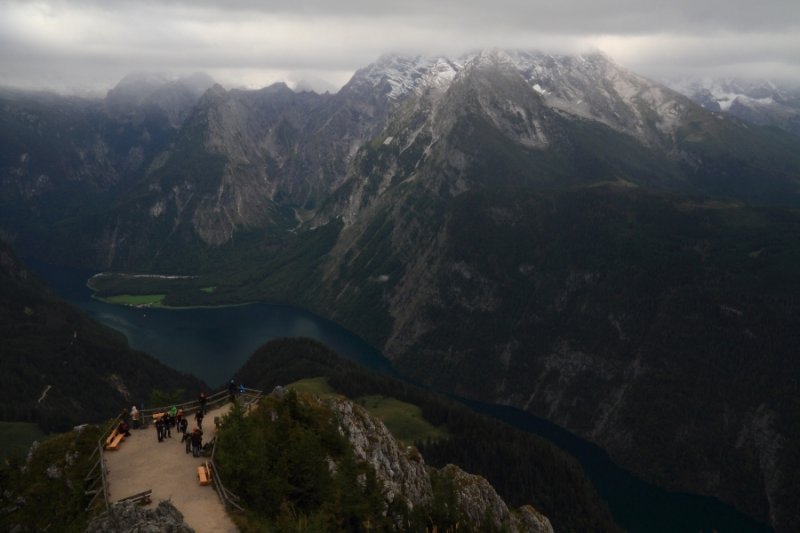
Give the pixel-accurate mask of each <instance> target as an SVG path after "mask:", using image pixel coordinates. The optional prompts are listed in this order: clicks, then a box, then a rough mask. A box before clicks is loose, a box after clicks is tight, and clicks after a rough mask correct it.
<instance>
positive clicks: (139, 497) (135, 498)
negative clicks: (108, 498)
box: [116, 489, 153, 505]
mask: <svg viewBox="0 0 800 533" xmlns="http://www.w3.org/2000/svg"><path fill="white" fill-rule="evenodd" d="M152 494H153V489H150V490H146V491H144V492H139V493H137V494H134V495H132V496H128V497H127V498H122V499H121V500H118V501H117V502H116V503H122V502H133V503H138V504H139V505H147V504H149V503H150V497H151V496H152Z"/></svg>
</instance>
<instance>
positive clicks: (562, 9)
mask: <svg viewBox="0 0 800 533" xmlns="http://www.w3.org/2000/svg"><path fill="white" fill-rule="evenodd" d="M484 47H501V48H537V49H543V50H551V51H565V52H580V51H586V50H590V49H600V50H602V51H604V52H606V53H608V54H609V55H610V56H611V57H612V58H614V60H615V61H616V62H617V63H619V64H621V65H623V66H625V67H628V68H630V69H632V70H635V71H637V72H640V73H643V74H645V75H648V76H652V77H677V76H683V75H746V74H750V75H752V76H759V77H769V78H792V79H800V0H760V1H758V0H658V1H651V0H552V1H547V2H543V1H540V0H481V1H478V0H402V1H393V2H384V1H381V0H308V1H304V0H274V1H269V0H267V1H257V0H231V1H227V2H221V1H210V0H160V1H155V0H153V1H136V0H127V1H118V0H75V1H66V0H62V1H42V2H37V1H17V0H0V84H1V85H15V86H26V87H48V88H53V89H57V90H61V91H65V90H67V91H69V90H73V91H85V90H87V89H91V90H105V89H107V88H109V87H111V86H113V85H114V84H115V83H116V82H117V81H118V80H119V79H120V78H121V77H122V76H124V75H125V74H127V73H130V72H135V71H159V72H169V73H173V74H181V73H186V72H196V71H204V72H207V73H209V74H211V75H212V76H213V77H214V78H215V79H217V80H218V81H220V82H222V83H223V84H224V85H226V86H228V87H233V86H248V87H261V86H264V85H267V84H269V83H272V82H274V81H278V80H285V81H288V82H290V83H291V82H295V81H298V80H300V79H320V80H327V81H328V82H330V83H331V84H333V85H336V86H340V85H342V84H343V83H344V82H346V81H347V79H348V78H349V77H350V76H351V75H352V73H353V72H354V71H355V70H356V69H357V68H360V67H363V66H365V65H367V64H369V63H370V62H372V61H374V60H375V59H376V58H377V57H378V56H379V55H380V54H382V53H386V52H400V53H404V52H409V53H429V54H434V53H435V54H439V53H444V54H460V53H462V52H466V51H470V50H475V49H478V48H484Z"/></svg>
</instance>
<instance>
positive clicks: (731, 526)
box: [28, 261, 772, 533]
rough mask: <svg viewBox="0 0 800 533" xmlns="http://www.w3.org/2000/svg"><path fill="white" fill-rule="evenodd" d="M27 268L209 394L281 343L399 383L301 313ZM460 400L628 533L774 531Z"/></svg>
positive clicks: (374, 358)
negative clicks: (200, 300)
mask: <svg viewBox="0 0 800 533" xmlns="http://www.w3.org/2000/svg"><path fill="white" fill-rule="evenodd" d="M28 264H29V265H30V266H31V269H32V270H34V271H35V272H36V273H37V274H39V275H40V276H41V277H43V278H45V279H46V280H47V281H48V282H49V283H50V285H51V287H53V288H54V290H55V291H56V292H57V293H58V294H59V295H60V296H61V297H62V298H64V299H66V300H68V301H69V302H71V303H72V304H74V305H76V306H78V307H80V308H81V309H83V310H84V311H86V312H87V313H88V314H89V315H90V316H92V317H93V318H94V319H96V320H98V321H99V322H102V323H103V324H106V325H108V326H110V327H113V328H115V329H117V330H119V331H120V332H122V333H124V334H125V335H126V336H127V337H128V341H129V343H130V345H131V346H132V347H134V348H136V349H139V350H142V351H145V352H147V353H149V354H151V355H153V356H154V357H156V358H157V359H159V360H160V361H162V362H164V363H165V364H167V365H169V366H172V367H173V368H176V369H178V370H182V371H185V372H190V373H192V374H194V375H196V376H197V377H199V378H201V379H202V380H204V381H206V382H207V383H209V384H210V385H212V386H216V385H221V384H222V383H225V382H226V381H227V380H228V379H229V378H230V376H232V375H233V374H234V372H236V371H237V370H238V369H239V368H240V367H241V366H242V365H243V364H244V362H245V361H246V360H247V358H248V357H249V356H250V355H251V354H252V353H253V352H254V351H255V350H256V348H258V347H259V346H261V345H262V344H263V343H265V342H267V341H268V340H271V339H275V338H280V337H310V338H313V339H316V340H318V341H320V342H323V343H325V344H327V345H328V346H329V347H331V348H332V349H333V350H334V351H336V352H338V353H339V354H340V355H341V356H343V357H346V358H348V359H350V360H353V361H355V362H357V363H360V364H362V365H364V366H366V367H368V368H370V369H372V370H374V371H377V372H381V373H384V374H391V375H395V376H396V374H395V373H394V371H393V369H392V366H391V364H390V363H389V362H388V361H387V360H386V359H385V358H384V357H383V356H382V354H381V353H380V351H378V350H376V349H375V348H373V347H371V346H369V345H368V344H367V343H366V342H364V341H363V340H362V339H361V338H359V337H358V336H357V335H355V334H353V333H352V332H350V331H348V330H346V329H344V328H342V327H341V326H339V325H337V324H335V323H333V322H331V321H329V320H326V319H324V318H321V317H318V316H316V315H314V314H312V313H309V312H307V311H304V310H301V309H296V308H292V307H287V306H280V305H269V304H251V305H243V306H236V307H216V308H207V309H180V310H173V309H158V308H131V307H121V306H116V305H111V304H107V303H104V302H101V301H98V300H95V299H93V298H92V297H91V292H90V291H89V289H88V288H87V287H86V280H87V279H88V278H89V277H90V276H91V275H92V274H94V273H93V272H87V271H81V270H76V269H69V268H63V267H53V266H50V265H46V264H43V263H39V262H35V261H29V262H28ZM396 377H397V376H396ZM245 385H246V384H245ZM459 400H460V401H461V402H463V403H465V404H466V405H468V406H470V407H471V408H473V409H474V410H476V411H478V412H481V413H484V414H487V415H489V416H492V417H494V418H496V419H498V420H502V421H504V422H506V423H508V424H511V425H513V426H516V427H518V428H520V429H522V430H524V431H527V432H529V433H533V434H536V435H539V436H540V437H543V438H545V439H547V440H549V441H550V442H552V443H554V444H555V445H556V446H558V447H560V448H562V449H564V450H565V451H567V452H568V453H570V454H572V455H573V456H574V457H576V458H577V459H578V461H579V462H580V463H581V465H582V466H583V468H584V470H585V471H586V473H587V475H588V476H589V478H590V479H591V481H592V483H593V484H594V486H595V488H596V490H597V492H598V493H599V494H600V496H601V497H602V498H603V499H605V500H606V502H607V503H608V506H609V509H610V510H611V513H612V514H613V516H614V519H615V520H616V521H617V523H618V524H620V525H621V526H622V527H623V528H625V529H627V530H629V531H637V532H638V531H642V532H662V531H663V532H681V531H687V532H688V531H692V532H699V531H702V532H712V531H718V532H721V533H722V532H729V531H730V532H739V531H741V532H750V531H752V532H761V531H764V532H766V531H772V529H771V528H769V527H768V526H766V525H764V524H761V523H760V522H757V521H755V520H753V519H752V518H750V517H748V516H746V515H744V514H742V513H740V512H738V511H737V510H736V509H734V508H732V507H730V506H728V505H725V504H723V503H721V502H720V501H719V500H717V499H715V498H710V497H705V496H698V495H693V494H686V493H675V492H670V491H667V490H665V489H662V488H660V487H657V486H655V485H652V484H649V483H645V482H644V481H642V480H640V479H638V478H636V477H635V476H634V475H632V474H631V473H630V472H628V471H626V470H624V469H623V468H621V467H619V466H618V465H616V464H615V463H614V462H613V461H611V459H610V458H609V457H608V454H606V453H605V451H603V450H602V449H601V448H599V447H597V446H595V445H594V444H592V443H590V442H588V441H585V440H583V439H581V438H579V437H577V436H575V435H573V434H572V433H570V432H568V431H566V430H564V429H563V428H560V427H558V426H556V425H555V424H552V423H550V422H548V421H546V420H543V419H541V418H538V417H536V416H533V415H530V414H528V413H525V412H523V411H520V410H518V409H514V408H510V407H504V406H496V405H489V404H483V403H479V402H474V401H471V400H467V399H459Z"/></svg>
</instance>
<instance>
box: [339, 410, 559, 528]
mask: <svg viewBox="0 0 800 533" xmlns="http://www.w3.org/2000/svg"><path fill="white" fill-rule="evenodd" d="M323 403H324V404H326V405H328V406H329V407H330V408H331V409H332V411H333V412H334V413H335V416H336V418H337V421H338V423H339V430H340V431H341V433H342V434H343V435H344V436H345V437H346V438H347V440H348V441H349V442H350V444H351V445H352V446H353V451H354V452H355V455H356V457H358V458H359V459H360V460H362V461H365V462H367V463H368V464H369V465H370V466H371V467H372V468H373V469H374V470H375V473H376V475H377V479H378V481H379V482H380V483H381V485H382V487H383V490H382V493H383V497H384V500H385V501H386V505H387V506H388V505H389V504H390V503H391V502H392V501H395V500H396V498H397V497H398V496H400V497H402V498H404V499H405V500H406V501H407V502H408V504H409V505H410V507H411V508H412V509H413V508H414V507H415V506H421V505H425V504H427V503H430V501H431V500H432V499H433V489H432V486H431V479H430V476H431V474H430V472H429V470H430V467H427V466H426V465H425V461H424V459H423V458H422V456H421V455H420V454H419V452H417V451H416V450H415V449H414V448H413V447H406V446H402V445H401V444H399V443H398V442H397V440H396V439H395V438H394V437H393V436H392V434H391V433H390V432H389V430H388V429H386V426H385V425H384V424H383V422H381V421H380V420H378V419H376V418H374V417H372V416H371V415H370V414H369V413H368V412H367V411H366V410H364V409H363V408H361V407H360V406H358V405H356V404H354V403H352V402H351V401H349V400H347V399H346V398H343V397H333V398H330V399H327V400H323ZM441 473H442V475H444V476H445V477H447V478H449V479H452V481H453V488H454V489H455V496H456V499H457V502H458V506H459V508H460V510H461V512H463V514H464V515H465V516H466V517H467V520H468V523H470V524H472V525H473V526H474V527H477V528H479V529H486V528H494V529H501V530H502V529H505V530H508V531H520V532H521V531H528V532H536V533H539V532H541V533H545V532H551V533H552V531H553V528H552V526H551V525H550V521H549V520H548V519H547V517H545V516H544V515H542V514H541V513H539V512H538V511H536V510H535V509H534V508H533V507H532V506H530V505H525V506H523V507H520V508H519V509H516V510H513V511H512V510H510V509H509V508H508V506H507V505H506V503H505V502H504V501H503V500H502V498H500V497H499V496H498V495H497V493H496V492H495V490H494V488H492V486H491V485H490V484H489V482H488V481H486V479H484V478H482V477H480V476H477V475H473V474H468V473H466V472H464V471H463V470H461V469H460V468H459V467H457V466H455V465H447V466H446V467H445V468H444V469H443V470H442V472H441ZM487 517H488V518H487ZM487 519H488V520H489V523H485V521H486V520H487Z"/></svg>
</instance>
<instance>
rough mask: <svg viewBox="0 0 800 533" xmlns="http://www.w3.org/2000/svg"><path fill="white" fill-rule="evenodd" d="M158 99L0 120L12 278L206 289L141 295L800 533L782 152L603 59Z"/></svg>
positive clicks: (393, 74) (778, 134)
mask: <svg viewBox="0 0 800 533" xmlns="http://www.w3.org/2000/svg"><path fill="white" fill-rule="evenodd" d="M151 81H152V80H150V81H147V82H146V83H145V82H141V84H143V86H146V87H145V88H146V90H145V89H142V90H141V94H146V95H148V96H143V97H142V99H141V102H143V103H139V102H140V101H139V100H137V99H136V98H129V99H128V100H126V105H128V106H129V107H128V108H126V109H128V111H125V112H124V113H123V112H119V113H116V114H115V113H112V112H110V111H109V109H111V108H113V105H112V101H113V100H114V99H115V98H117V97H121V96H123V95H125V94H126V93H125V91H123V90H122V89H124V88H125V87H124V86H122V87H120V88H119V89H115V91H112V93H110V94H109V97H108V98H107V99H106V100H105V101H104V102H86V101H81V100H74V99H64V98H57V97H52V96H44V95H35V96H32V95H21V94H17V93H13V94H12V93H8V92H6V93H3V95H2V113H0V136H2V140H3V141H4V142H3V143H2V148H0V150H2V152H0V186H2V190H3V195H2V199H3V200H2V202H3V204H2V211H0V212H1V213H2V217H0V227H1V228H2V230H3V231H4V232H5V233H6V234H7V235H9V236H11V237H14V238H16V240H17V242H18V244H19V246H20V247H21V249H23V250H25V251H26V253H32V254H36V255H39V256H42V257H46V258H50V259H54V258H57V259H58V260H59V261H62V262H68V263H74V264H83V265H92V266H94V267H96V268H110V269H116V270H123V269H124V270H144V271H155V272H159V273H178V274H190V273H193V274H200V275H201V278H199V279H198V281H197V283H198V287H195V288H193V289H197V288H201V287H208V286H213V287H215V289H214V290H213V292H211V293H206V292H201V291H198V290H191V291H185V292H183V293H182V292H180V291H178V290H175V291H170V288H169V286H159V287H158V291H155V292H157V293H159V294H160V293H163V292H166V293H170V294H168V296H167V299H166V300H165V302H166V303H171V304H173V305H179V304H184V305H185V304H202V303H209V304H211V303H230V302H237V301H239V302H240V301H250V300H252V299H253V298H264V299H269V300H272V301H280V302H289V303H293V304H296V305H302V306H305V307H308V308H311V309H313V310H315V311H317V312H320V313H322V314H324V315H326V316H328V317H331V318H334V319H336V320H338V321H340V322H342V323H344V324H345V325H347V326H348V327H350V328H351V329H353V330H355V331H356V332H357V333H359V334H360V335H362V336H363V337H365V338H367V339H369V340H370V342H372V343H373V344H374V345H376V346H379V347H381V348H383V349H384V351H385V353H386V354H387V355H388V356H389V357H391V358H392V359H394V360H395V361H396V363H397V364H398V365H399V366H400V367H401V368H402V369H403V371H405V372H407V373H409V374H411V375H413V376H415V377H416V378H417V379H419V380H421V381H426V382H429V383H432V384H436V385H437V386H439V387H443V388H449V389H450V390H452V391H454V392H458V393H459V394H463V395H468V396H474V397H479V398H482V399H484V400H489V401H496V402H501V403H509V404H512V405H515V406H518V407H522V408H524V409H527V410H529V411H532V412H534V413H536V414H539V415H542V416H545V417H548V418H550V419H552V420H555V421H557V422H558V423H560V424H562V425H564V426H565V427H567V428H569V429H571V430H573V431H576V432H579V433H580V434H582V435H584V436H587V437H589V438H592V439H593V440H595V441H596V442H598V443H600V444H602V445H603V446H605V447H606V448H607V449H609V450H610V452H611V453H612V455H613V456H614V457H615V458H616V459H617V460H619V461H620V462H622V463H623V464H625V465H626V466H629V467H631V468H633V469H635V470H636V471H638V472H640V473H641V474H642V475H644V476H646V477H648V478H649V479H653V480H657V481H658V482H660V483H663V484H665V485H668V486H670V487H674V488H677V489H685V490H694V491H700V492H705V493H709V494H715V495H718V496H720V497H721V498H723V499H725V500H726V501H729V502H733V503H735V504H737V505H738V506H740V507H741V508H742V509H745V510H746V511H747V512H749V513H751V514H753V515H754V516H757V517H760V518H762V519H764V520H771V522H772V523H773V525H775V526H776V527H777V528H779V529H782V530H786V531H790V530H792V529H793V528H794V527H795V526H797V525H798V520H800V518H798V515H797V512H796V509H798V508H800V503H799V502H798V501H797V495H796V494H793V491H792V490H791V485H792V483H791V479H790V478H791V476H790V475H789V474H787V472H791V471H792V465H796V464H797V463H798V460H799V459H798V458H800V451H798V446H799V444H798V443H800V439H798V434H800V422H799V420H800V417H798V411H797V409H798V406H797V403H796V401H794V400H793V399H792V398H796V397H797V384H796V382H794V381H792V380H791V378H790V376H792V375H796V374H795V373H793V371H796V370H797V360H796V359H797V358H796V356H795V351H796V350H794V349H793V347H794V346H796V343H795V342H794V341H795V340H796V339H795V338H794V336H795V334H794V333H792V332H794V331H800V329H798V327H797V326H798V324H797V321H798V312H797V309H798V297H799V296H800V290H798V289H799V288H798V286H797V282H796V279H795V278H796V276H794V271H795V267H794V265H795V264H796V259H797V258H798V250H797V245H796V242H795V241H796V238H795V236H796V235H797V229H798V224H799V223H800V222H799V220H800V217H799V215H798V213H797V211H796V210H795V208H796V207H797V206H799V205H800V194H798V192H799V191H800V189H798V180H800V151H798V150H797V139H796V137H795V136H793V135H791V134H789V133H786V132H782V131H780V130H777V129H770V128H762V127H759V126H756V125H753V124H748V123H745V122H743V121H741V120H739V119H737V118H735V117H732V116H730V115H727V114H723V113H720V112H717V111H711V110H707V109H704V108H702V107H701V106H699V105H697V104H695V103H693V102H692V101H691V100H690V99H688V98H687V97H685V96H682V95H680V94H679V93H677V92H674V91H672V90H670V89H668V88H666V87H664V86H662V85H660V84H657V83H654V82H652V81H650V80H648V79H646V78H643V77H641V76H638V75H636V74H635V73H632V72H629V71H627V70H625V69H623V68H621V67H619V66H617V65H615V64H614V63H613V62H612V61H611V60H609V59H608V58H607V57H605V56H602V55H588V56H554V55H547V54H541V53H536V52H503V51H484V52H481V53H477V54H471V55H467V56H463V57H460V58H445V57H434V58H426V57H400V56H385V57H382V58H381V59H380V60H379V61H377V62H376V63H374V64H372V65H370V66H368V67H366V68H364V69H362V70H359V71H358V72H356V74H355V75H354V76H353V78H352V79H351V81H350V82H349V83H348V84H347V85H345V87H343V88H342V90H341V91H339V92H338V93H337V94H335V95H328V94H326V95H317V94H314V93H294V92H292V91H291V90H289V89H288V88H287V87H286V86H285V85H282V84H277V85H274V86H271V87H268V88H265V89H262V90H260V91H236V90H234V91H225V90H224V89H223V88H221V87H219V86H213V87H211V88H209V89H208V90H207V91H206V92H205V93H204V94H203V95H202V96H199V97H197V99H196V102H195V104H194V105H193V106H191V108H188V107H186V105H185V102H187V100H186V99H185V98H183V99H182V98H179V97H178V96H175V97H172V98H166V97H163V96H161V95H162V91H167V92H169V91H173V90H174V91H177V92H175V93H174V94H176V95H186V94H189V93H190V91H189V92H187V91H186V90H184V89H180V91H179V90H178V89H179V88H178V87H174V86H172V85H169V84H165V85H163V86H160V87H161V88H158V89H153V86H152V84H151ZM130 83H132V82H130ZM137 83H139V82H137ZM137 86H138V85H137ZM195 86H196V85H192V87H195ZM181 91H183V92H181ZM134 93H136V94H139V92H137V91H134ZM170 94H173V93H170ZM191 94H194V95H197V94H199V93H191ZM153 95H156V96H153ZM144 102H146V103H144ZM175 102H181V105H177V104H175V107H171V106H172V105H173V104H174V103H175ZM137 106H138V107H137ZM114 109H117V108H114ZM131 110H133V111H131ZM141 117H151V118H150V119H147V118H141ZM70 128H72V129H70ZM6 140H7V141H8V142H5V141H6ZM770 206H772V207H770ZM774 206H782V207H774ZM115 283H116V284H114V283H112V284H110V285H109V284H106V285H105V286H104V287H99V288H100V289H101V290H105V291H106V293H109V291H111V292H113V291H116V292H117V293H119V292H126V291H127V292H133V291H131V287H125V283H124V281H123V282H121V284H120V283H117V282H115ZM154 283H155V282H154ZM160 283H162V285H163V284H164V283H163V282H160ZM167 285H168V284H167ZM184 288H185V287H184ZM147 289H148V287H139V288H138V289H137V290H139V291H145V292H146V291H147ZM149 289H153V287H149ZM155 292H154V291H152V290H151V293H155Z"/></svg>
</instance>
